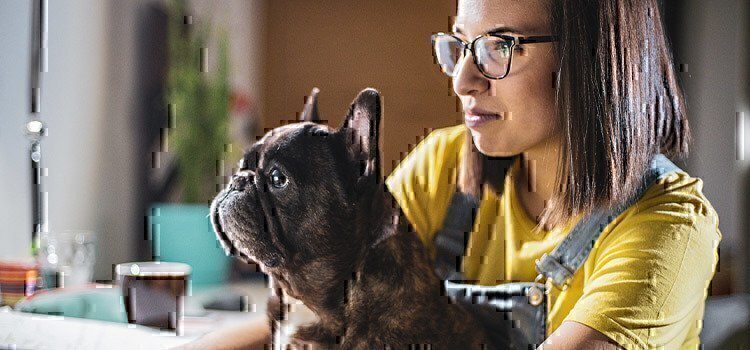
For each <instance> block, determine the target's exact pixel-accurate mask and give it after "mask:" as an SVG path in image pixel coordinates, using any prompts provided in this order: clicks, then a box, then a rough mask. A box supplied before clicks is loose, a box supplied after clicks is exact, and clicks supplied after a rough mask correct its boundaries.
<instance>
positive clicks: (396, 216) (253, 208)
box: [211, 89, 487, 349]
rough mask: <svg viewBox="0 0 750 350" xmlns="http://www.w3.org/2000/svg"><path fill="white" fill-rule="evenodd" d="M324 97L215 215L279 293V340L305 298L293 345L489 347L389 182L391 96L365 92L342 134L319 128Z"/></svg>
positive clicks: (272, 308) (247, 158) (258, 147)
mask: <svg viewBox="0 0 750 350" xmlns="http://www.w3.org/2000/svg"><path fill="white" fill-rule="evenodd" d="M317 94H318V91H317V89H316V90H313V93H312V95H311V96H310V98H309V99H308V102H307V104H306V106H305V109H304V111H303V113H302V118H301V119H302V120H303V121H302V122H299V123H294V124H289V125H285V126H282V127H279V128H276V129H273V130H271V131H270V132H268V133H267V134H266V135H265V136H263V137H262V138H261V139H260V140H259V141H258V142H257V143H255V144H254V145H252V146H251V147H250V148H249V150H248V151H247V152H246V154H245V155H244V157H243V159H242V160H241V161H240V163H239V170H238V171H237V172H236V174H235V175H234V176H233V177H232V179H231V181H230V183H229V184H228V185H227V187H226V188H225V189H224V190H223V191H222V192H221V193H219V195H218V196H217V197H216V198H215V199H214V201H213V202H212V205H211V221H212V223H213V226H214V230H215V231H216V234H217V237H218V239H219V241H220V242H221V244H222V245H223V247H224V249H225V250H226V251H227V252H228V253H229V254H232V255H234V256H236V257H238V258H239V259H242V260H244V261H245V262H248V263H256V264H257V265H258V266H259V267H260V269H261V270H262V271H263V272H265V273H266V274H267V275H268V276H269V277H270V278H269V280H270V281H271V283H272V284H273V288H274V289H276V290H278V292H277V293H276V296H275V297H272V298H271V300H269V315H270V317H271V319H272V320H271V326H272V328H275V329H274V332H275V333H274V334H278V333H279V328H284V327H285V326H284V324H283V322H284V321H285V318H286V317H285V315H284V313H285V311H288V310H289V304H290V301H289V300H290V298H294V299H297V300H299V301H300V302H301V303H302V304H304V306H306V307H307V308H309V310H310V311H311V312H312V314H313V315H314V318H313V319H312V321H310V322H308V323H307V324H304V325H301V326H299V327H298V328H296V331H295V332H293V335H292V339H291V342H292V347H299V348H301V347H308V346H312V347H313V348H335V349H337V348H341V349H369V348H377V349H383V348H394V349H402V348H407V347H408V348H412V347H416V348H422V347H423V346H424V347H425V348H443V349H456V348H466V349H478V348H483V347H484V345H483V344H486V343H487V342H486V340H485V339H486V338H485V335H484V333H483V331H482V330H481V329H482V328H481V326H480V325H479V324H478V323H477V321H476V320H474V319H473V318H472V317H471V316H470V315H469V314H468V313H467V312H466V311H465V310H464V309H463V308H462V307H461V306H460V305H458V304H455V303H451V301H450V299H449V298H448V297H447V296H445V293H444V290H443V286H442V281H441V280H440V279H439V278H438V277H437V275H436V274H435V272H434V271H433V268H432V263H431V261H430V258H429V256H428V254H427V253H426V251H425V248H424V246H423V245H422V243H421V241H420V240H419V238H418V237H417V235H416V234H415V233H414V232H413V231H412V230H411V229H410V228H409V225H408V223H407V222H406V219H405V217H404V216H403V214H402V213H401V211H400V209H399V207H398V205H397V204H396V202H395V200H394V199H393V197H392V196H391V195H390V193H389V192H388V190H387V188H386V187H385V184H384V181H383V179H382V178H381V168H380V166H381V165H380V151H379V145H378V143H379V126H380V120H381V99H380V94H379V93H378V92H377V91H376V90H374V89H365V90H363V91H362V92H361V93H360V94H359V95H358V96H357V97H356V98H355V99H354V101H353V102H352V104H351V106H350V108H349V110H348V114H347V116H346V118H345V120H344V122H343V124H342V125H341V126H340V127H339V128H338V129H334V128H331V127H329V126H327V125H323V124H320V123H318V121H319V120H320V118H319V116H318V111H317ZM275 339H276V340H275V341H281V340H280V339H279V338H275ZM275 345H276V346H278V345H279V344H275Z"/></svg>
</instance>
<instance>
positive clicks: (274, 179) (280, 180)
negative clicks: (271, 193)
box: [270, 168, 289, 188]
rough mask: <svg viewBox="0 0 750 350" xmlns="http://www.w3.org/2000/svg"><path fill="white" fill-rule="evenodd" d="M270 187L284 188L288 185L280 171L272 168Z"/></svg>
mask: <svg viewBox="0 0 750 350" xmlns="http://www.w3.org/2000/svg"><path fill="white" fill-rule="evenodd" d="M270 176H271V186H273V187H274V188H284V187H286V185H287V184H288V183H289V180H287V178H286V176H284V174H283V173H282V172H281V170H279V169H276V168H274V169H273V170H271V174H270Z"/></svg>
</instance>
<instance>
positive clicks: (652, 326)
mask: <svg viewBox="0 0 750 350" xmlns="http://www.w3.org/2000/svg"><path fill="white" fill-rule="evenodd" d="M476 38H479V39H476ZM524 38H525V39H524ZM475 39H476V40H475ZM665 41H666V40H665V35H664V30H663V27H662V23H661V18H660V14H659V10H658V6H657V2H656V1H655V0H638V1H635V0H600V1H586V0H578V1H577V0H525V1H518V0H460V1H459V2H458V14H457V17H456V18H455V24H454V28H453V33H452V34H443V35H436V37H435V38H434V42H435V48H436V58H437V59H438V63H440V65H441V67H442V68H443V70H444V71H445V72H446V73H447V74H448V75H449V76H450V77H451V78H452V80H453V88H454V91H455V93H456V95H458V97H459V98H460V100H461V103H462V105H463V109H464V112H465V123H464V125H459V126H455V127H451V128H446V129H441V130H437V131H435V132H433V133H432V134H430V135H429V136H428V137H427V138H426V139H425V140H424V141H423V142H422V143H421V144H420V145H419V146H417V147H416V148H415V149H414V150H413V151H412V152H411V154H410V155H409V156H408V157H407V158H406V159H405V160H404V161H403V162H402V163H401V164H400V165H399V167H397V168H396V170H395V171H394V172H393V174H391V176H390V177H389V178H388V180H387V185H388V188H389V189H390V190H391V192H392V193H393V195H394V196H395V198H396V199H397V200H398V202H399V204H400V205H401V207H402V209H403V211H404V214H405V215H406V216H407V218H408V219H409V220H410V221H411V223H412V224H413V227H414V228H415V230H416V231H417V233H418V234H419V235H420V237H421V238H422V239H423V241H424V242H425V244H426V245H427V246H428V248H430V249H433V250H434V247H433V244H432V242H433V237H434V235H435V233H436V232H438V231H439V230H440V228H441V225H442V223H443V219H444V218H445V212H446V208H447V207H448V204H449V201H450V198H451V195H452V194H453V193H455V191H461V192H465V193H470V194H474V195H476V196H480V197H481V202H480V206H479V209H478V210H477V213H476V221H475V225H474V231H473V232H472V234H471V236H470V240H469V243H468V248H467V250H466V256H465V258H464V260H463V268H464V275H465V276H466V277H468V278H469V279H473V280H476V281H478V283H479V284H486V285H493V284H499V283H503V282H507V281H533V280H534V279H535V277H536V276H537V272H536V271H535V268H534V262H535V261H536V260H537V259H539V258H540V257H541V256H542V254H544V253H548V252H550V251H551V250H552V249H553V248H554V247H555V246H556V245H557V244H558V243H559V242H560V241H561V240H562V239H563V238H564V236H565V234H566V233H567V232H568V231H569V230H570V229H571V228H572V227H573V226H574V225H575V223H576V222H577V220H579V219H580V218H581V217H582V216H584V215H586V214H588V213H590V212H591V211H592V210H595V209H599V208H608V207H611V206H615V205H617V204H618V203H622V202H623V201H625V200H626V199H627V198H628V197H630V196H631V195H633V194H634V191H635V190H636V188H637V187H638V185H639V180H640V179H641V176H642V174H643V172H644V171H645V169H646V167H647V166H648V163H649V161H650V160H651V159H652V157H653V156H654V155H656V154H658V153H663V154H665V155H667V156H668V157H670V158H672V159H675V158H683V157H685V156H686V154H687V145H688V140H689V128H688V122H687V118H686V113H685V104H684V99H683V95H682V92H681V90H680V88H679V86H678V84H677V80H676V79H677V78H676V76H675V71H674V67H673V65H672V59H671V54H670V52H669V49H668V47H667V44H666V42H665ZM464 47H467V48H466V49H464ZM511 63H512V64H511ZM506 165H510V166H509V167H506ZM701 189H702V182H701V180H700V179H697V178H693V177H690V176H689V175H688V174H687V173H685V172H682V171H679V172H676V173H672V174H670V175H669V176H667V177H666V178H663V179H661V180H659V182H658V183H656V184H654V185H653V186H651V187H650V188H648V190H647V191H646V192H645V194H644V195H643V196H642V197H640V199H639V200H638V201H637V202H636V203H635V204H634V205H632V206H630V207H629V208H628V209H627V210H625V212H623V213H622V214H621V215H620V216H618V217H617V218H616V219H615V220H614V221H613V222H612V223H611V224H610V225H608V226H607V227H606V228H604V230H603V232H602V234H601V236H599V238H598V239H597V241H596V243H595V245H594V248H593V250H592V251H591V253H590V255H589V256H588V258H587V259H586V261H585V263H584V264H583V267H582V268H581V269H580V270H579V271H578V272H577V273H576V274H575V275H574V277H573V278H572V280H571V281H570V283H569V285H568V288H567V289H565V290H564V291H561V290H559V289H556V288H552V289H550V294H549V302H550V309H549V313H548V321H547V322H548V338H547V340H546V341H545V343H544V345H543V346H542V347H543V348H544V349H579V348H603V349H604V348H617V347H625V348H652V347H658V348H666V349H694V348H697V347H699V344H700V343H699V341H700V340H699V333H700V328H701V327H700V324H701V320H702V316H703V307H704V302H705V297H706V293H707V287H708V284H709V282H710V280H711V278H712V276H713V271H714V268H715V266H716V262H717V251H716V247H717V246H718V242H719V240H720V237H721V235H720V232H719V230H718V218H717V215H716V213H715V211H714V210H713V208H712V207H711V205H710V203H709V202H708V201H707V200H706V198H705V197H704V196H703V194H702V193H701ZM258 327H259V329H262V328H261V327H265V322H262V323H258ZM234 332H235V333H234V335H230V336H229V337H225V336H226V335H227V334H230V331H225V332H224V334H223V335H218V334H217V335H212V336H209V337H207V338H206V339H205V341H207V344H210V343H213V342H212V340H213V339H223V341H225V342H226V341H229V342H234V344H248V343H249V342H252V341H264V340H266V339H267V338H265V337H267V334H265V333H252V332H249V331H248V330H247V328H244V330H242V328H239V327H238V328H237V329H236V330H235V331H234ZM235 336H238V337H236V338H235ZM253 337H255V339H250V338H253ZM213 344H214V345H215V344H217V343H213ZM226 344H228V345H229V343H226Z"/></svg>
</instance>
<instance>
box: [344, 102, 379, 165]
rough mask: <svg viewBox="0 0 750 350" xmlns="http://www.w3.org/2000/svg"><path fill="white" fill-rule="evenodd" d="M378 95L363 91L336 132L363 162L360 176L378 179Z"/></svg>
mask: <svg viewBox="0 0 750 350" xmlns="http://www.w3.org/2000/svg"><path fill="white" fill-rule="evenodd" d="M380 114H381V107H380V93H379V92H378V91H377V90H375V89H372V88H368V89H364V90H362V92H360V93H359V95H357V97H356V98H355V99H354V101H353V102H352V104H351V106H350V107H349V113H348V114H347V116H346V119H344V123H343V124H342V125H341V127H340V128H339V130H338V132H339V133H343V134H344V138H345V140H346V143H347V145H348V146H349V149H350V150H351V151H352V153H353V154H354V155H355V157H356V158H357V160H359V161H361V162H363V165H364V166H363V173H362V174H361V175H376V176H377V178H379V177H380V147H379V141H380V132H379V129H380V117H381V115H380Z"/></svg>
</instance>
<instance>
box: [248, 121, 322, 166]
mask: <svg viewBox="0 0 750 350" xmlns="http://www.w3.org/2000/svg"><path fill="white" fill-rule="evenodd" d="M332 132H333V129H332V128H331V127H329V126H327V125H323V124H315V123H310V122H303V123H295V124H289V125H284V126H280V127H278V128H275V129H273V130H271V131H269V132H268V133H266V134H265V135H264V136H263V137H262V138H261V139H260V140H258V142H256V143H255V144H253V145H252V146H251V147H250V149H248V150H247V151H246V152H245V155H244V157H243V158H242V159H241V160H240V168H241V169H257V168H259V167H262V166H263V163H265V162H264V160H266V159H268V158H270V157H272V156H273V155H274V153H278V152H283V151H284V149H286V148H288V147H289V146H290V145H292V144H294V143H295V142H297V141H300V138H301V137H303V136H304V135H305V134H318V133H326V134H328V133H332Z"/></svg>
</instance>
